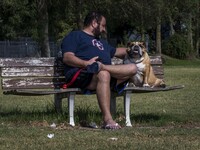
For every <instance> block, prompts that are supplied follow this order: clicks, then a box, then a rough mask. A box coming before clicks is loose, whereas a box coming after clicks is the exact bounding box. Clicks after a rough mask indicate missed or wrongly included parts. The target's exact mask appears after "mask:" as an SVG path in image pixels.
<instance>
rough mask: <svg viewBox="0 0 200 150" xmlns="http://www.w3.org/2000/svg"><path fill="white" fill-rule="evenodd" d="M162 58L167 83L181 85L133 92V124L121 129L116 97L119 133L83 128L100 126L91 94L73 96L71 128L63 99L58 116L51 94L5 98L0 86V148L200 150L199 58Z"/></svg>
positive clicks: (116, 117) (99, 115) (121, 108)
mask: <svg viewBox="0 0 200 150" xmlns="http://www.w3.org/2000/svg"><path fill="white" fill-rule="evenodd" d="M165 60H166V62H165V81H166V83H167V85H179V84H183V85H185V88H184V89H181V90H175V91H168V92H157V93H145V94H134V95H132V97H131V121H132V123H133V127H132V128H128V127H124V125H125V124H124V114H123V101H122V97H119V98H118V100H117V114H116V116H114V118H115V119H116V120H117V121H118V122H119V123H120V124H121V125H122V126H123V129H122V130H119V131H105V130H102V129H100V128H99V129H91V128H85V127H82V126H81V125H87V124H88V123H90V122H96V124H97V125H98V126H101V125H102V118H101V113H100V110H99V107H98V104H97V100H96V97H95V95H90V96H76V101H75V122H76V126H75V127H70V126H69V125H68V111H67V100H63V113H62V114H56V113H55V111H54V107H53V96H40V97H31V96H29V97H25V96H13V95H9V96H7V95H3V94H2V91H1V90H0V150H1V149H2V150H7V149H8V150H10V149H14V150H18V149H20V150H23V149H26V150H27V149H39V150H41V149H45V150H46V149H49V150H51V149H59V150H60V149H63V150H64V149H78V150H79V149H86V150H89V149H99V150H101V149H119V150H121V149H131V150H132V149H133V150H135V149H136V150H138V149H141V150H146V149H148V150H157V149H158V150H159V149H162V150H171V149H172V150H173V149H178V150H199V149H200V142H199V141H200V111H199V110H200V92H199V87H200V77H199V74H200V61H199V60H193V61H186V60H183V61H180V60H176V59H171V58H165ZM52 123H56V125H57V128H56V129H53V128H50V125H51V124H52ZM50 133H54V134H55V136H54V138H52V139H49V138H47V134H50ZM111 138H116V139H117V140H112V139H111Z"/></svg>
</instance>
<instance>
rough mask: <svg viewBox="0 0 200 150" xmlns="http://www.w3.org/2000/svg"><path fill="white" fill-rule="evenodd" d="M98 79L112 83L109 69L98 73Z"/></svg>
mask: <svg viewBox="0 0 200 150" xmlns="http://www.w3.org/2000/svg"><path fill="white" fill-rule="evenodd" d="M97 79H98V80H99V81H101V82H108V83H110V73H109V72H108V71H100V72H99V73H98V75H97Z"/></svg>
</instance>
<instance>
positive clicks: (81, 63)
mask: <svg viewBox="0 0 200 150" xmlns="http://www.w3.org/2000/svg"><path fill="white" fill-rule="evenodd" d="M63 62H64V63H65V64H67V65H69V66H73V67H80V68H84V67H86V66H87V61H85V60H82V59H80V58H78V57H76V56H75V55H73V54H64V57H63Z"/></svg>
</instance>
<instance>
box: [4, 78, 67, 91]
mask: <svg viewBox="0 0 200 150" xmlns="http://www.w3.org/2000/svg"><path fill="white" fill-rule="evenodd" d="M64 83H65V78H31V77H30V78H7V79H2V88H3V90H8V89H42V88H45V89H53V88H59V87H61V86H62V85H63V84H64Z"/></svg>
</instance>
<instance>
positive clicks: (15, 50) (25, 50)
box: [0, 40, 59, 58]
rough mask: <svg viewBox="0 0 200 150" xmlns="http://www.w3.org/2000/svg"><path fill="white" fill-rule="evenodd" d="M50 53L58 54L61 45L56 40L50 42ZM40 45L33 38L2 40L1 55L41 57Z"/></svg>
mask: <svg viewBox="0 0 200 150" xmlns="http://www.w3.org/2000/svg"><path fill="white" fill-rule="evenodd" d="M49 45H50V54H51V56H52V57H55V56H57V53H58V51H59V46H58V45H57V44H56V43H55V42H49ZM39 56H40V52H39V45H38V43H37V42H35V41H32V40H30V41H29V40H26V41H0V57H4V58H5V57H12V58H17V57H39Z"/></svg>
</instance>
